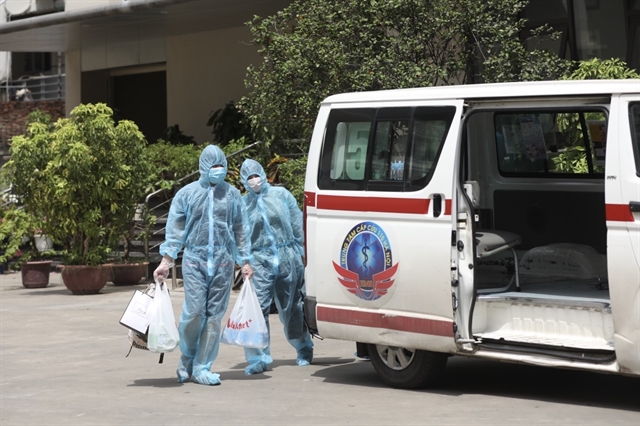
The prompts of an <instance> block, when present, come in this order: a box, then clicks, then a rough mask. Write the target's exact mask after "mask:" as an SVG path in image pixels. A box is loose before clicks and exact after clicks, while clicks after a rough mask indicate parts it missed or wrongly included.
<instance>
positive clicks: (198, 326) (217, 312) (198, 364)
mask: <svg viewBox="0 0 640 426" xmlns="http://www.w3.org/2000/svg"><path fill="white" fill-rule="evenodd" d="M226 175H227V159H226V157H225V155H224V153H223V152H222V150H221V149H220V148H218V147H217V146H213V145H210V146H207V147H206V148H205V149H204V150H203V151H202V154H201V155H200V179H199V180H198V181H196V182H192V183H190V184H188V185H187V186H185V187H184V188H182V189H180V191H178V193H177V194H176V196H175V198H174V200H173V202H172V203H171V208H170V210H169V218H168V220H167V227H166V241H165V242H164V243H162V245H161V246H160V254H162V255H163V256H164V257H163V259H162V262H161V263H160V265H159V266H158V268H157V269H156V270H155V272H154V274H153V276H154V278H155V280H156V281H157V282H162V281H164V280H165V279H166V278H167V277H168V276H169V268H170V267H171V266H173V265H172V264H173V260H174V259H176V258H177V257H178V253H180V251H181V250H182V248H183V247H184V255H183V259H182V276H183V280H184V304H183V305H182V314H181V315H180V323H179V325H178V331H179V333H180V351H181V352H182V356H181V357H180V362H179V363H178V370H177V375H178V381H179V382H185V381H187V380H189V379H190V378H191V377H193V380H194V381H195V382H196V383H200V384H204V385H217V384H220V376H219V375H218V374H216V373H212V372H211V371H210V370H211V365H212V364H213V361H214V360H215V359H216V357H217V356H218V349H219V346H220V345H219V344H220V334H221V331H222V319H223V316H224V314H225V312H226V310H227V306H228V304H229V295H230V292H231V282H232V280H233V275H234V270H235V264H236V263H237V264H238V265H243V266H242V274H243V275H244V276H246V277H250V276H252V274H253V269H252V268H251V266H250V265H249V262H250V261H251V258H252V256H251V243H250V241H249V227H248V221H247V215H246V210H245V207H244V204H243V202H242V197H241V195H240V191H238V190H237V189H236V188H234V187H233V186H231V185H229V184H228V183H227V182H225V181H224V178H225V176H226Z"/></svg>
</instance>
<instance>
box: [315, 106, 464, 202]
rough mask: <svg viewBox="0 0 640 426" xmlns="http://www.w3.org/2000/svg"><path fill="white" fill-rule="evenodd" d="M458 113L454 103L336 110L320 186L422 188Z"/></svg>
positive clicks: (329, 126) (322, 162) (325, 146)
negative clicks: (437, 105)
mask: <svg viewBox="0 0 640 426" xmlns="http://www.w3.org/2000/svg"><path fill="white" fill-rule="evenodd" d="M454 114H455V107H416V108H409V107H399V108H377V109H376V108H371V109H336V110H333V111H332V112H331V113H330V114H329V120H328V122H327V131H326V133H325V140H324V143H323V151H322V158H321V160H320V169H319V171H318V186H319V187H320V189H337V190H369V191H416V190H419V189H421V188H424V187H425V186H426V185H427V183H428V182H429V180H430V179H431V174H432V173H433V169H434V167H435V164H436V162H437V158H438V155H439V153H440V150H441V148H442V144H443V143H444V141H445V139H446V136H447V134H448V131H449V128H450V126H451V122H452V120H453V116H454Z"/></svg>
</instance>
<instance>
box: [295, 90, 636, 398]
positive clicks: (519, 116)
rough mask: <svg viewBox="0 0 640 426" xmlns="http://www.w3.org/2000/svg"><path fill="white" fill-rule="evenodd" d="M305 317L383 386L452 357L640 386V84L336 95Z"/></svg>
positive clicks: (322, 127)
mask: <svg viewBox="0 0 640 426" xmlns="http://www.w3.org/2000/svg"><path fill="white" fill-rule="evenodd" d="M305 233H306V238H305V241H306V291H307V296H306V298H305V315H306V318H307V321H308V324H309V326H310V329H311V330H312V331H313V332H314V333H317V334H319V335H320V336H322V337H327V338H332V339H342V340H348V341H353V342H362V343H364V344H366V348H367V349H368V355H369V356H370V358H371V361H372V363H373V365H374V367H375V369H376V371H377V373H378V375H379V376H380V377H381V379H382V380H383V381H384V382H386V383H387V384H389V385H391V386H394V387H400V388H417V387H422V386H425V385H427V384H429V383H430V382H431V381H432V380H433V379H434V378H435V377H436V376H437V375H438V374H439V373H440V372H441V371H442V370H444V367H445V364H446V360H447V358H448V357H449V356H451V355H463V356H467V357H481V358H487V359H493V360H499V361H507V362H519V363H528V364H534V365H539V366H550V367H560V368H571V369H581V370H589V371H595V372H601V373H614V374H624V375H631V376H638V375H640V80H591V81H550V82H527V83H500V84H482V85H465V86H447V87H432V88H418V89H403V90H391V91H378V92H361V93H348V94H341V95H336V96H331V97H329V98H327V99H326V100H325V101H324V102H323V103H322V105H321V107H320V110H319V114H318V117H317V121H316V125H315V128H314V133H313V137H312V140H311V147H310V151H309V161H308V166H307V172H306V182H305Z"/></svg>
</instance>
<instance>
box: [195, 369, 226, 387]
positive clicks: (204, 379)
mask: <svg viewBox="0 0 640 426" xmlns="http://www.w3.org/2000/svg"><path fill="white" fill-rule="evenodd" d="M193 381H194V382H196V383H199V384H201V385H209V386H215V385H219V384H220V375H219V374H218V373H212V372H211V371H201V372H199V373H196V375H195V376H193Z"/></svg>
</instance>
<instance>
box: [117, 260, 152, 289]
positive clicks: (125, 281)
mask: <svg viewBox="0 0 640 426" xmlns="http://www.w3.org/2000/svg"><path fill="white" fill-rule="evenodd" d="M148 266H149V262H143V263H115V264H113V265H111V282H112V283H113V285H134V284H138V282H139V281H140V280H141V279H142V277H144V273H145V271H146V269H147V267H148Z"/></svg>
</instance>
